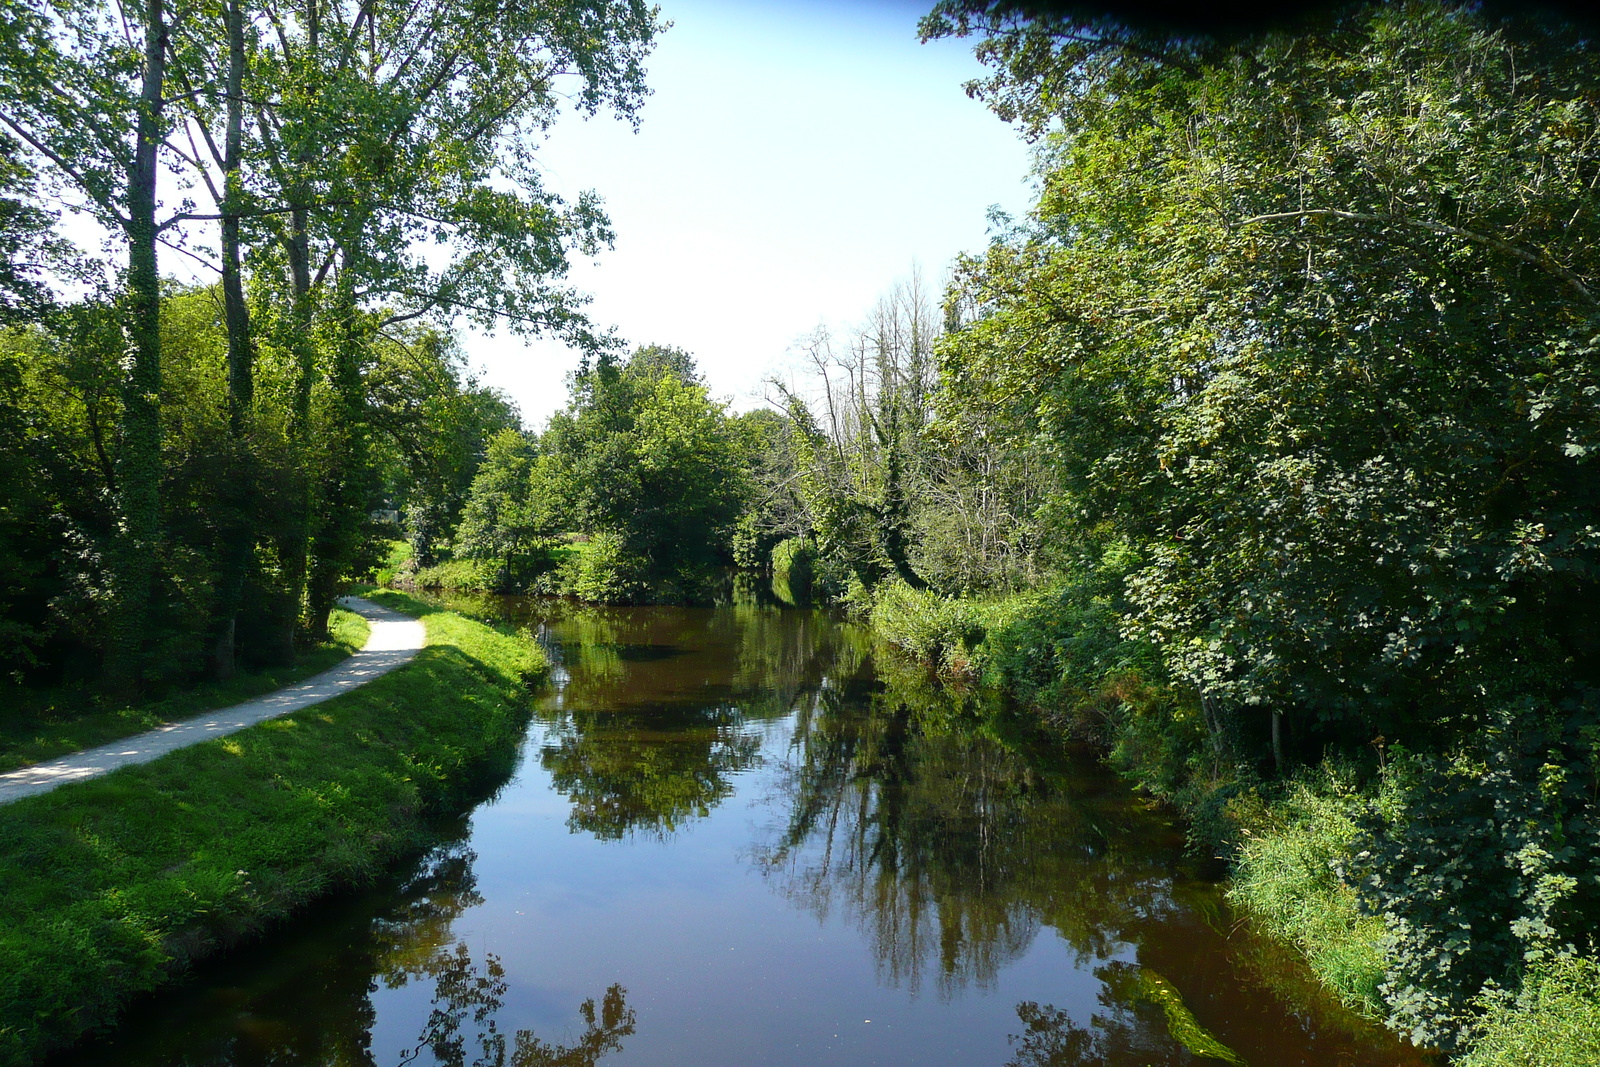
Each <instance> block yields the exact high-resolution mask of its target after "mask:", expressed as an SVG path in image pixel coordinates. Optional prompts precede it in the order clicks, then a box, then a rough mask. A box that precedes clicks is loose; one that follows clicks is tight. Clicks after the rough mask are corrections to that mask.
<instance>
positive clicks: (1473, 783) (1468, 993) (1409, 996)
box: [1353, 709, 1600, 1049]
mask: <svg viewBox="0 0 1600 1067" xmlns="http://www.w3.org/2000/svg"><path fill="white" fill-rule="evenodd" d="M1574 720H1575V721H1581V719H1580V717H1578V716H1574ZM1536 721H1537V717H1536V716H1535V715H1534V713H1533V712H1532V711H1531V710H1529V709H1503V711H1502V713H1501V715H1500V716H1499V721H1498V722H1491V723H1488V724H1486V728H1485V729H1482V730H1481V731H1480V732H1479V733H1478V734H1477V735H1476V736H1475V737H1474V738H1473V739H1472V741H1471V743H1470V746H1469V747H1465V748H1463V749H1462V750H1461V751H1458V752H1456V753H1454V754H1451V755H1448V756H1438V755H1429V756H1408V755H1402V756H1401V757H1400V758H1398V759H1396V761H1395V764H1394V767H1393V771H1392V774H1391V786H1390V792H1391V794H1392V796H1391V797H1390V799H1389V800H1388V802H1387V803H1384V804H1381V805H1378V806H1377V807H1376V808H1375V809H1374V810H1373V811H1372V812H1371V813H1370V814H1369V815H1367V816H1365V817H1364V818H1363V819H1362V820H1361V822H1362V834H1361V836H1360V837H1359V838H1358V839H1357V840H1356V842H1355V844H1354V846H1353V847H1354V849H1356V855H1355V859H1354V866H1355V868H1356V870H1357V873H1358V874H1359V875H1360V882H1359V889H1360V892H1361V896H1362V902H1363V906H1364V907H1365V908H1366V909H1367V910H1368V911H1370V912H1371V913H1373V914H1376V915H1380V916H1381V917H1382V918H1383V920H1384V922H1385V924H1386V925H1387V928H1388V944H1389V969H1388V973H1387V975H1386V977H1385V980H1384V984H1383V994H1384V998H1385V1000H1387V1001H1388V1003H1389V1012H1390V1013H1389V1019H1388V1023H1389V1025H1390V1026H1391V1027H1393V1028H1395V1029H1397V1030H1399V1031H1401V1032H1402V1033H1407V1034H1409V1035H1411V1038H1412V1040H1413V1041H1414V1042H1415V1043H1417V1044H1430V1045H1431V1044H1437V1045H1440V1046H1442V1047H1444V1048H1447V1049H1453V1048H1456V1047H1459V1046H1460V1045H1461V1043H1462V1042H1463V1040H1464V1039H1466V1038H1468V1037H1470V1035H1471V1032H1472V1027H1473V1026H1474V1025H1475V1022H1476V1019H1477V1016H1478V1014H1479V1005H1480V1004H1481V1003H1482V1001H1483V998H1484V997H1485V996H1492V995H1494V991H1495V990H1499V989H1506V988H1515V986H1516V985H1517V981H1518V977H1519V976H1520V975H1522V974H1523V973H1524V972H1525V971H1527V970H1528V969H1529V968H1530V967H1533V966H1536V965H1538V964H1539V963H1540V962H1541V961H1543V960H1546V959H1549V958H1551V957H1555V956H1563V955H1572V954H1574V953H1575V952H1576V951H1577V949H1578V947H1579V946H1582V945H1584V944H1586V943H1587V942H1588V939H1589V938H1590V936H1591V933H1592V931H1593V930H1594V928H1595V923H1596V922H1597V921H1600V897H1597V896H1596V894H1595V893H1593V892H1592V890H1591V891H1580V886H1588V887H1592V886H1594V885H1595V884H1596V880H1597V878H1600V824H1597V815H1600V812H1597V810H1596V804H1595V797H1594V792H1593V786H1594V782H1595V780H1596V777H1595V764H1594V759H1593V749H1592V747H1591V746H1592V738H1591V737H1590V736H1589V731H1592V727H1591V728H1588V730H1585V729H1583V728H1569V733H1568V735H1567V736H1566V737H1562V736H1560V735H1556V734H1554V733H1553V732H1552V733H1547V732H1545V731H1544V730H1543V729H1540V728H1538V727H1537V726H1535V725H1533V724H1534V723H1535V722H1536Z"/></svg>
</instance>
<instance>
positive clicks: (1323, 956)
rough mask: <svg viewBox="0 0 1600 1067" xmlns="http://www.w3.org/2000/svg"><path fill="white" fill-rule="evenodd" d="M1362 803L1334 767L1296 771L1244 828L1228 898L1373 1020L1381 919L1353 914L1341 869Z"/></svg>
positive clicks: (1380, 1008) (1354, 904) (1381, 967)
mask: <svg viewBox="0 0 1600 1067" xmlns="http://www.w3.org/2000/svg"><path fill="white" fill-rule="evenodd" d="M1366 804H1367V797H1366V796H1365V795H1364V794H1363V793H1361V792H1360V791H1358V790H1357V789H1355V788H1354V787H1353V784H1352V779H1351V776H1350V775H1348V774H1345V773H1341V772H1339V771H1338V770H1337V769H1336V768H1333V767H1323V768H1319V769H1318V770H1316V771H1308V772H1304V773H1303V774H1301V775H1300V776H1299V777H1298V778H1297V779H1296V780H1295V781H1293V782H1290V783H1288V784H1287V786H1286V787H1285V788H1284V789H1283V791H1282V792H1281V793H1280V794H1277V795H1274V796H1273V798H1272V803H1271V805H1270V809H1268V814H1267V815H1266V816H1265V817H1264V818H1260V819H1255V820H1251V822H1253V823H1254V825H1249V826H1247V827H1246V828H1245V835H1244V837H1243V841H1242V844H1241V845H1240V848H1239V851H1238V857H1237V861H1236V864H1235V866H1234V871H1233V880H1232V883H1231V886H1230V888H1229V891H1228V897H1229V899H1230V900H1231V901H1232V902H1233V903H1234V904H1235V905H1236V906H1237V907H1239V908H1241V909H1242V910H1243V911H1244V912H1246V913H1247V914H1248V915H1249V916H1250V917H1251V919H1252V920H1254V922H1255V923H1256V924H1257V925H1258V926H1259V927H1260V928H1261V929H1263V930H1264V931H1265V932H1266V933H1268V934H1269V935H1271V936H1273V937H1275V938H1277V939H1279V940H1282V941H1286V942H1288V943H1290V944H1292V945H1294V946H1295V947H1296V948H1298V949H1299V950H1300V952H1301V953H1302V954H1303V955H1304V956H1305V958H1306V961H1307V962H1308V963H1309V964H1310V965H1311V970H1312V972H1313V973H1314V974H1316V976H1317V978H1318V979H1319V980H1320V981H1321V982H1322V983H1323V985H1324V986H1326V987H1327V988H1329V989H1331V990H1333V991H1334V992H1335V993H1336V994H1337V995H1338V996H1339V998H1340V999H1341V1000H1342V1001H1344V1003H1345V1004H1346V1005H1348V1006H1349V1007H1351V1008H1353V1009H1355V1010H1356V1011H1358V1012H1360V1013H1361V1014H1362V1015H1364V1016H1367V1017H1369V1018H1374V1019H1381V1018H1382V1017H1383V1016H1384V1014H1385V1009H1384V1003H1383V999H1382V997H1381V996H1380V995H1379V985H1380V983H1381V982H1382V981H1383V978H1384V971H1385V963H1386V961H1385V958H1384V926H1383V922H1382V921H1381V920H1379V919H1377V918H1375V917H1373V916H1371V915H1366V914H1363V913H1362V911H1361V908H1360V905H1359V901H1358V899H1357V896H1356V893H1355V891H1354V889H1353V888H1352V887H1351V886H1350V885H1348V884H1347V883H1346V882H1345V880H1344V878H1343V877H1342V874H1341V872H1342V871H1343V870H1344V868H1345V865H1346V864H1347V863H1348V861H1349V857H1350V855H1351V852H1352V851H1353V849H1352V845H1353V843H1354V842H1355V840H1356V838H1357V836H1358V834H1359V830H1360V826H1359V820H1360V818H1361V815H1362V813H1363V811H1364V810H1365V808H1366Z"/></svg>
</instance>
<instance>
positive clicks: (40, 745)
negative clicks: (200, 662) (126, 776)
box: [0, 608, 369, 774]
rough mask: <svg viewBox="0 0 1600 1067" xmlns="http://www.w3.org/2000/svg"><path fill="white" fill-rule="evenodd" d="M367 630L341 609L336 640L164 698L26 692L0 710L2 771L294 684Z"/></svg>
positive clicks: (332, 620)
mask: <svg viewBox="0 0 1600 1067" xmlns="http://www.w3.org/2000/svg"><path fill="white" fill-rule="evenodd" d="M368 629H369V628H368V626H367V621H366V620H365V619H363V618H362V617H361V616H359V615H357V614H356V613H355V612H353V611H345V610H344V609H342V608H335V609H334V610H333V614H332V615H331V616H330V617H329V620H328V638H329V639H328V640H327V641H326V642H325V643H323V644H321V645H318V646H317V647H316V648H313V649H310V650H309V651H307V652H306V653H304V654H303V655H301V656H299V657H298V658H297V659H296V661H295V662H294V663H293V664H291V665H288V666H284V667H269V668H266V669H264V670H260V671H250V672H248V673H243V672H241V673H240V674H237V675H235V676H234V677H233V678H231V679H230V680H228V681H226V682H208V683H206V684H204V685H198V686H195V687H193V688H191V689H185V690H183V692H181V693H174V694H172V695H170V696H166V697H162V698H161V699H159V700H151V701H144V702H141V703H138V704H111V705H106V704H97V703H96V701H97V700H99V699H101V698H99V697H98V696H97V695H96V694H93V693H91V692H89V691H88V690H85V689H82V688H70V689H69V688H62V689H56V690H51V691H48V692H43V693H33V694H27V695H25V696H24V697H23V698H22V699H20V700H19V701H18V702H17V703H15V704H13V705H12V706H11V707H9V708H6V709H5V710H4V711H0V774H4V773H6V772H7V771H14V770H17V769H18V768H20V767H31V766H32V765H34V764H35V763H43V762H44V761H45V760H50V759H55V758H56V757H57V756H65V755H67V754H69V753H72V752H81V751H82V750H83V749H86V748H93V747H94V746H96V745H103V744H106V743H107V742H110V741H118V740H121V739H122V738H124V737H131V736H132V735H134V734H137V733H143V732H144V731H146V730H153V729H155V728H156V727H157V726H160V725H161V724H162V723H167V722H176V721H178V720H181V719H188V718H191V717H193V716H195V715H200V714H202V713H204V712H207V711H215V710H216V709H218V708H226V707H229V706H231V705H233V704H240V703H243V702H244V701H246V700H250V699H252V698H254V697H258V696H261V695H263V694H265V693H270V692H272V691H273V690H274V689H282V688H283V687H284V686H286V685H294V684H295V683H296V682H300V681H304V680H305V679H307V678H310V677H311V676H312V675H314V674H321V673H322V672H323V671H325V670H327V669H328V668H329V667H332V666H334V665H335V664H337V663H338V662H339V661H340V660H342V659H345V658H346V657H348V656H349V655H350V654H351V653H352V652H355V651H356V650H357V649H359V648H360V647H361V646H362V645H364V644H366V643H367V632H368Z"/></svg>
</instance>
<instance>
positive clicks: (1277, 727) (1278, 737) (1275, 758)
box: [1272, 711, 1283, 777]
mask: <svg viewBox="0 0 1600 1067" xmlns="http://www.w3.org/2000/svg"><path fill="white" fill-rule="evenodd" d="M1272 765H1273V768H1274V769H1275V770H1276V771H1277V773H1278V775H1279V777H1282V776H1283V713H1282V712H1278V711H1274V712H1273V713H1272Z"/></svg>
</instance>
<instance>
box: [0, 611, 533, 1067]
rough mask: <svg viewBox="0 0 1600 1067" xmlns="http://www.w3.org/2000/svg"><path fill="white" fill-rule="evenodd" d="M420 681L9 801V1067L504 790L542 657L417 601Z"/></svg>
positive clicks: (0, 989) (5, 828)
mask: <svg viewBox="0 0 1600 1067" xmlns="http://www.w3.org/2000/svg"><path fill="white" fill-rule="evenodd" d="M368 595H370V596H371V597H372V599H374V600H376V601H379V602H380V603H383V604H385V605H387V606H389V607H391V608H395V609H397V610H401V611H405V612H407V613H409V614H413V615H420V616H424V617H425V620H426V624H427V630H428V644H427V647H425V648H424V649H423V650H422V651H421V652H420V653H419V654H418V656H417V658H416V659H415V660H414V661H412V663H410V664H408V665H407V666H406V667H404V668H402V669H400V670H398V671H395V672H394V673H392V674H389V675H385V676H384V677H382V678H379V679H377V680H375V681H373V682H371V683H369V684H368V685H366V686H364V687H362V688H361V689H358V690H355V691H354V692H351V693H348V694H345V695H344V696H341V697H339V698H338V699H336V700H332V701H329V702H327V703H324V704H319V705H316V706H314V707H311V708H307V709H305V710H304V711H301V712H297V713H295V714H293V715H289V716H285V717H284V718H281V719H276V720H273V721H271V722H268V723H263V724H261V725H260V726H256V727H253V728H251V729H249V730H246V731H244V732H242V733H239V734H235V735H233V736H232V737H229V738H223V739H219V740H217V741H212V742H207V743H205V744H202V745H196V746H194V747H192V748H188V749H184V750H182V751H180V752H177V753H174V754H172V755H170V756H167V757H165V758H163V759H160V760H157V761H155V762H154V763H150V764H146V765H144V766H141V767H130V768H125V769H123V770H120V771H117V772H115V773H113V774H110V775H107V776H105V777H103V778H99V779H95V780H93V781H89V782H83V783H78V784H75V785H70V786H65V787H63V788H61V789H58V790H56V791H55V792H52V793H48V794H45V795H43V796H38V797H31V798H28V799H26V800H21V801H18V802H15V803H13V804H9V805H6V806H4V807H0V900H4V901H5V902H6V905H7V906H6V908H5V909H4V914H3V915H0V1064H5V1065H12V1064H23V1063H28V1062H31V1061H32V1060H33V1059H35V1058H37V1057H38V1056H39V1055H40V1054H42V1053H43V1052H45V1051H47V1050H49V1049H51V1048H54V1047H59V1046H61V1045H64V1044H66V1043H68V1042H70V1041H72V1040H73V1039H74V1038H76V1037H77V1036H78V1035H79V1034H81V1033H82V1032H83V1031H85V1030H86V1029H89V1028H92V1027H96V1026H100V1025H104V1024H106V1023H109V1022H111V1021H113V1020H114V1019H115V1017H116V1015H117V1013H118V1012H119V1011H120V1010H121V1008H122V1007H123V1006H124V1005H126V1003H127V1002H128V1000H129V999H130V998H131V997H133V996H135V995H137V994H139V993H142V992H144V991H147V990H151V989H154V988H156V987H158V986H160V985H162V984H165V983H168V982H170V981H172V980H173V978H174V977H175V976H176V975H178V974H180V973H181V972H182V971H183V970H184V969H185V968H186V967H187V966H188V965H189V964H191V963H193V962H194V961H195V960H198V959H200V958H202V957H205V956H207V955H210V954H212V953H215V952H217V951H219V950H221V949H223V948H226V947H228V946H230V945H232V944H235V943H237V942H239V941H241V940H242V939H245V938H248V937H250V936H253V935H255V934H258V933H259V932H260V931H262V930H264V929H266V928H268V927H270V926H271V925H272V924H274V923H276V922H280V921H282V920H283V919H284V918H286V917H287V916H289V915H291V914H292V913H293V912H294V911H296V910H297V909H299V908H301V907H303V906H304V905H306V904H308V903H309V902H311V901H313V900H315V899H317V898H318V897H321V896H324V895H325V894H327V893H329V892H332V891H334V890H336V889H339V888H342V887H347V886H350V885H356V884H361V883H364V882H366V881H369V880H370V879H372V878H374V877H375V876H376V875H377V874H378V873H379V872H381V871H382V870H383V869H384V868H385V867H386V866H387V865H388V864H390V863H392V862H393V861H394V860H395V859H397V858H398V857H400V856H402V855H404V854H407V853H410V852H413V851H415V850H416V849H417V848H420V847H422V846H423V845H425V844H426V842H427V829H426V828H427V826H428V823H429V819H430V818H431V817H432V816H433V815H435V814H436V813H439V812H443V811H448V810H458V809H459V808H460V807H461V806H462V805H463V804H464V803H465V802H466V801H467V800H468V799H469V798H470V797H471V796H472V795H473V794H474V792H475V791H477V790H482V789H484V788H486V787H487V786H488V785H489V784H490V783H492V782H493V781H495V780H497V779H498V778H499V777H503V776H504V775H505V774H506V773H509V770H510V768H511V766H512V764H513V761H514V760H515V756H516V751H517V740H518V738H520V736H521V733H522V730H523V728H524V726H525V725H526V721H527V716H528V707H529V699H528V694H527V686H528V684H529V683H530V682H531V681H532V680H534V679H537V678H541V677H542V676H543V674H544V672H545V670H546V665H545V663H544V659H543V657H542V655H541V654H540V652H539V649H538V647H537V646H536V645H533V644H532V643H531V642H529V641H526V640H522V639H519V638H516V637H513V636H510V635H507V634H504V633H500V632H497V631H495V630H493V629H491V628H489V627H487V626H484V625H482V624H480V623H477V622H473V621H471V620H468V619H465V618H462V617H460V616H457V615H453V614H450V613H448V612H444V611H441V610H439V609H436V608H432V607H429V606H427V605H425V604H422V603H420V602H418V601H416V600H414V599H412V598H410V597H407V596H404V595H403V594H399V593H394V592H387V591H379V592H373V593H370V594H368Z"/></svg>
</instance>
